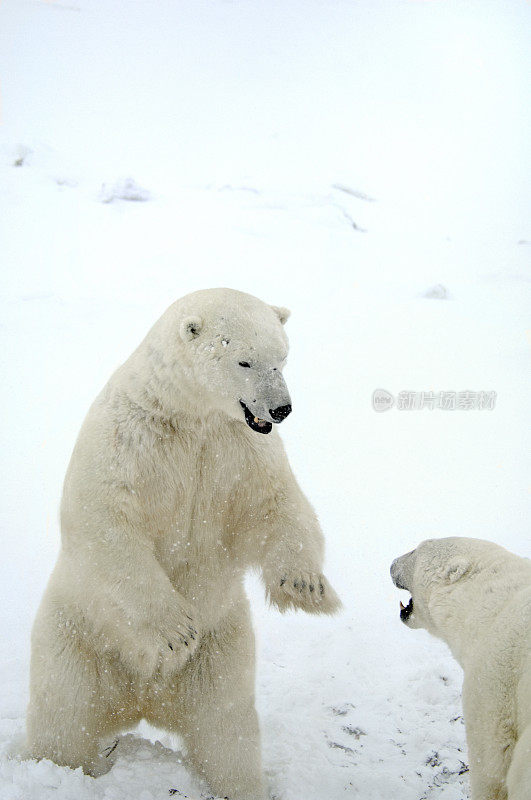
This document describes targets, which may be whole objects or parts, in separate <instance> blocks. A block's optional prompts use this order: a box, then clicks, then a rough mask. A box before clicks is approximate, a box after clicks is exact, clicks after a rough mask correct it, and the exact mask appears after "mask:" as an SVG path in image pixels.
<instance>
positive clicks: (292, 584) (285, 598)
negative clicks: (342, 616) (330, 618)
mask: <svg viewBox="0 0 531 800" xmlns="http://www.w3.org/2000/svg"><path fill="white" fill-rule="evenodd" d="M267 595H268V599H269V601H270V602H271V603H272V604H273V605H275V606H277V608H278V609H279V610H280V611H287V610H288V609H290V608H301V609H302V610H303V611H306V612H307V613H309V614H334V613H335V612H336V611H338V610H339V609H340V608H341V601H340V599H339V597H338V596H337V594H336V593H335V591H334V590H333V589H332V587H331V586H330V584H329V583H328V581H327V579H326V578H325V576H324V575H321V574H319V573H314V572H287V571H286V572H284V573H281V574H280V575H278V576H277V578H276V580H275V581H274V582H273V583H269V585H268V587H267Z"/></svg>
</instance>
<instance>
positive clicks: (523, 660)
mask: <svg viewBox="0 0 531 800" xmlns="http://www.w3.org/2000/svg"><path fill="white" fill-rule="evenodd" d="M391 574H392V576H393V580H394V581H395V583H396V584H397V585H399V586H401V587H402V588H407V589H408V590H409V591H410V592H411V595H412V598H413V613H412V614H411V616H410V617H409V619H408V620H407V622H406V624H407V625H408V626H409V627H412V628H426V629H427V630H428V631H430V633H432V634H433V635H434V636H438V637H439V638H441V639H443V640H444V641H445V642H446V643H447V644H448V645H449V646H450V649H451V650H452V653H453V654H454V656H455V657H456V659H457V660H458V661H459V663H460V664H461V666H462V667H463V670H464V674H465V678H464V685H463V709H464V715H465V723H466V731H467V740H468V751H469V760H470V780H471V786H472V798H473V800H506V799H507V798H508V800H530V798H531V561H529V559H526V558H521V557H519V556H516V555H514V554H513V553H509V552H508V551H507V550H505V549H504V548H502V547H499V546H498V545H496V544H492V543H491V542H485V541H482V540H480V539H464V538H451V539H432V540H428V541H426V542H423V543H422V544H421V545H419V547H418V548H417V549H416V550H414V551H413V552H412V553H408V554H407V555H405V556H402V557H401V558H398V559H397V560H396V561H395V562H394V563H393V566H392V568H391Z"/></svg>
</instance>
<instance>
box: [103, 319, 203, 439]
mask: <svg viewBox="0 0 531 800" xmlns="http://www.w3.org/2000/svg"><path fill="white" fill-rule="evenodd" d="M163 322H164V317H162V318H161V319H160V320H159V321H158V322H157V323H156V324H155V326H154V327H153V328H152V329H151V331H150V332H149V333H148V335H147V336H146V338H145V339H144V340H143V342H141V344H140V345H139V347H138V348H137V349H136V350H135V351H134V353H132V355H131V356H130V357H129V358H128V359H127V361H126V362H125V363H124V364H123V365H122V366H121V367H120V368H119V369H118V370H117V372H116V373H115V376H114V381H115V384H116V385H117V386H119V387H120V390H121V391H122V392H123V394H124V395H125V396H126V397H127V398H128V400H129V401H130V402H131V403H133V404H135V405H136V406H137V407H138V408H139V409H141V410H143V411H144V412H145V413H146V415H148V416H149V418H150V420H151V422H152V423H155V424H160V425H162V426H163V427H167V426H168V425H169V426H170V427H179V428H181V429H182V428H187V427H191V428H194V429H195V428H197V426H198V425H203V424H204V423H205V421H206V420H207V419H211V418H213V417H217V416H219V412H217V409H215V408H214V406H213V405H212V402H211V398H210V397H209V396H208V394H207V393H206V392H203V391H202V390H201V387H199V386H198V385H197V381H196V380H195V378H194V375H193V373H192V370H191V368H190V367H189V366H188V365H187V364H186V362H185V360H184V358H179V357H178V355H177V357H176V354H175V353H174V354H173V355H170V354H168V353H167V349H166V348H164V346H163V330H162V331H161V328H163Z"/></svg>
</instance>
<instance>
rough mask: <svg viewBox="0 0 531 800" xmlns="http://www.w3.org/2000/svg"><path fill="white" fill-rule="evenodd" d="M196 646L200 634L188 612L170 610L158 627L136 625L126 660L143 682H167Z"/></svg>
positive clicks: (156, 625) (155, 625) (154, 625)
mask: <svg viewBox="0 0 531 800" xmlns="http://www.w3.org/2000/svg"><path fill="white" fill-rule="evenodd" d="M198 645H199V633H198V631H197V628H196V625H195V623H194V620H193V618H192V617H191V616H190V615H189V614H188V613H182V612H181V613H179V611H176V610H175V609H172V610H171V611H170V612H169V613H167V616H166V617H165V618H163V619H162V620H160V621H158V624H151V625H144V626H139V628H138V630H136V631H135V632H134V635H133V641H131V642H130V648H129V651H128V653H127V661H128V662H129V663H130V666H131V668H132V669H133V671H134V672H136V674H137V675H138V676H139V677H140V678H141V679H142V680H145V681H149V680H154V679H155V680H162V681H166V680H168V678H170V677H171V676H172V675H173V674H174V673H176V672H179V670H181V669H182V668H183V667H184V665H185V664H186V662H187V661H188V659H189V658H190V657H191V656H192V655H193V654H194V653H195V651H196V650H197V647H198Z"/></svg>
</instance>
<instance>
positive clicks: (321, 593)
mask: <svg viewBox="0 0 531 800" xmlns="http://www.w3.org/2000/svg"><path fill="white" fill-rule="evenodd" d="M319 594H320V595H321V597H322V596H323V594H324V586H323V584H322V583H320V584H319Z"/></svg>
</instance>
